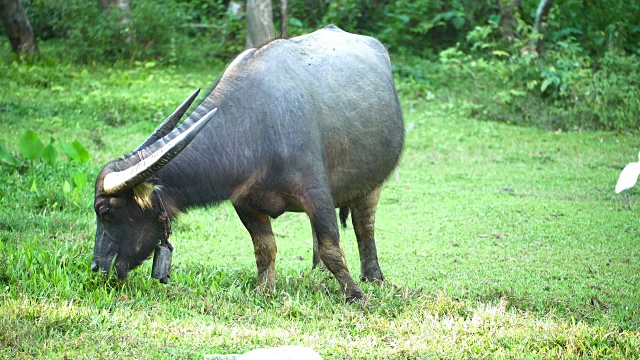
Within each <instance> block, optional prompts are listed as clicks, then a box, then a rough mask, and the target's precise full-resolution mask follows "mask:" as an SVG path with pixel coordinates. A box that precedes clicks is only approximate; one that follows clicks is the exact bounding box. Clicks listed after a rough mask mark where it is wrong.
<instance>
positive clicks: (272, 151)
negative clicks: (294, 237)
mask: <svg viewBox="0 0 640 360" xmlns="http://www.w3.org/2000/svg"><path fill="white" fill-rule="evenodd" d="M196 95H197V92H196V93H194V94H193V95H192V96H191V97H190V98H189V99H187V100H186V101H185V102H184V103H183V104H182V105H181V106H180V107H179V108H178V109H177V110H176V112H175V113H174V114H172V115H171V116H170V117H169V118H168V119H167V120H166V121H165V122H164V123H163V124H162V125H160V126H159V127H158V128H157V129H156V131H154V133H153V134H151V136H150V137H149V138H148V139H147V140H146V141H145V142H144V143H143V144H142V145H140V146H139V147H138V148H137V149H136V150H134V151H133V152H132V153H131V154H130V155H128V156H125V157H124V158H122V159H118V160H115V161H112V162H109V163H108V164H106V165H105V166H104V168H103V169H102V171H101V172H100V174H99V175H98V178H97V180H96V183H95V213H96V223H97V230H96V239H95V247H94V251H93V262H92V265H91V267H92V269H93V270H94V271H97V270H99V269H101V270H102V271H103V272H105V273H108V272H109V270H110V269H111V267H112V264H113V266H114V267H115V271H116V273H117V275H118V277H119V278H121V279H124V278H125V277H126V275H127V273H128V272H129V271H130V270H131V269H133V268H135V267H136V266H138V265H140V264H141V263H142V262H143V261H144V260H145V259H146V258H148V257H149V256H150V255H151V253H152V252H153V251H154V249H156V251H157V248H158V247H159V246H165V247H166V246H167V245H168V241H167V239H168V235H169V233H170V220H171V219H172V218H174V217H175V216H177V215H178V214H179V213H180V212H181V211H183V210H185V209H188V208H193V207H200V206H207V205H211V204H216V203H218V202H221V201H224V200H230V201H231V203H232V204H233V206H234V208H235V210H236V212H237V214H238V216H239V217H240V220H241V221H242V223H243V224H244V226H245V227H246V229H247V230H248V231H249V234H250V235H251V239H252V240H253V245H254V251H255V256H256V264H257V267H258V286H259V287H262V288H264V289H266V290H272V289H273V288H274V287H275V258H276V243H275V239H274V235H273V232H272V230H271V224H270V219H271V218H276V217H278V216H279V215H281V214H282V213H284V212H286V211H297V212H302V211H303V212H305V213H306V214H307V215H308V216H309V219H310V221H311V224H312V229H313V236H314V242H315V244H317V245H315V246H314V252H316V253H317V254H316V255H317V256H316V257H315V260H314V264H317V263H319V261H320V260H322V262H323V263H324V265H325V266H326V267H327V268H328V269H329V270H330V271H331V272H332V273H333V274H334V275H335V277H336V279H337V280H338V282H339V284H340V287H341V288H342V290H343V291H344V295H345V296H346V297H347V299H348V300H357V299H361V298H363V293H362V291H361V290H360V288H359V287H358V285H357V284H356V283H355V281H354V280H353V278H352V277H351V275H350V274H349V270H348V269H347V263H346V260H345V257H344V253H343V251H342V248H341V246H340V241H339V231H338V221H337V219H336V211H335V209H336V208H340V209H341V211H340V212H341V215H342V217H344V215H345V214H348V212H351V216H352V224H353V228H354V230H355V233H356V237H357V241H358V248H359V253H360V265H361V279H362V280H363V281H377V280H383V279H384V277H383V274H382V271H381V270H380V266H379V265H378V257H377V252H376V244H375V240H374V219H375V212H376V206H377V203H378V198H379V196H380V189H381V185H382V183H383V182H384V181H385V179H387V177H388V176H389V174H390V173H391V172H392V171H393V169H394V168H395V166H396V164H397V163H398V159H399V158H400V154H401V152H402V148H403V141H404V125H403V121H402V112H401V109H400V104H399V102H398V97H397V94H396V91H395V88H394V83H393V77H392V74H391V64H390V61H389V55H388V53H387V51H386V49H385V48H384V46H383V45H382V44H380V42H378V41H377V40H375V39H373V38H371V37H367V36H362V35H355V34H351V33H348V32H345V31H342V30H341V29H339V28H337V27H335V26H328V27H326V28H324V29H321V30H318V31H315V32H313V33H311V34H307V35H303V36H299V37H295V38H292V39H277V40H273V41H271V42H269V43H267V44H265V45H263V46H261V47H259V48H256V49H249V50H246V51H244V52H243V53H242V54H240V55H239V56H238V57H237V58H236V59H235V60H233V62H232V63H231V64H229V66H228V67H227V68H226V70H225V71H224V73H223V74H222V76H221V77H220V79H219V80H218V82H217V83H216V84H215V86H214V88H213V89H212V90H211V92H210V93H209V94H208V95H207V97H206V98H205V99H204V100H203V101H202V103H200V105H199V106H197V108H196V109H195V110H194V111H193V113H192V114H190V115H189V117H188V118H187V119H186V120H185V121H184V122H183V123H182V124H181V125H180V126H178V127H177V128H176V124H177V122H178V121H179V120H180V118H181V117H182V115H183V114H184V113H185V111H186V109H187V108H188V107H189V105H190V104H191V102H192V101H193V99H194V98H195V97H196ZM215 108H217V109H218V111H217V113H215V111H216V110H215ZM214 113H215V115H214ZM212 119H215V120H213V121H212ZM154 266H155V265H154Z"/></svg>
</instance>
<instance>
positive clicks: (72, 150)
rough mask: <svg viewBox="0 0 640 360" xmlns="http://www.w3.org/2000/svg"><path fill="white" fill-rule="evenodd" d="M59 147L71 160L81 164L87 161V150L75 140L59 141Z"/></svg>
mask: <svg viewBox="0 0 640 360" xmlns="http://www.w3.org/2000/svg"><path fill="white" fill-rule="evenodd" d="M60 149H61V150H62V152H64V153H65V154H67V156H68V157H69V158H70V159H71V160H73V161H77V162H79V163H82V164H84V163H86V162H88V161H89V158H90V156H89V152H88V151H87V149H85V147H84V146H82V144H80V143H79V142H78V141H77V140H76V141H74V142H72V143H71V144H67V143H63V142H60Z"/></svg>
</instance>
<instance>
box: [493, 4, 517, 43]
mask: <svg viewBox="0 0 640 360" xmlns="http://www.w3.org/2000/svg"><path fill="white" fill-rule="evenodd" d="M498 6H499V7H500V14H501V15H502V19H501V20H500V27H501V28H502V33H503V34H504V36H506V37H509V38H511V37H515V36H516V35H517V29H518V21H517V20H516V14H517V13H518V11H519V10H520V8H521V7H522V4H521V3H520V0H498Z"/></svg>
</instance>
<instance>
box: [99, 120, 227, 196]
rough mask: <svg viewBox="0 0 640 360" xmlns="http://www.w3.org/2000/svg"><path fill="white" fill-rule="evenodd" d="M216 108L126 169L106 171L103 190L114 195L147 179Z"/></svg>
mask: <svg viewBox="0 0 640 360" xmlns="http://www.w3.org/2000/svg"><path fill="white" fill-rule="evenodd" d="M216 111H218V109H217V108H216V109H213V110H211V111H209V112H208V113H207V115H205V116H203V117H202V119H200V120H198V122H196V123H195V124H193V125H192V126H191V127H189V128H188V129H186V130H185V131H184V132H182V133H181V134H179V135H178V136H176V137H175V138H173V139H172V140H171V141H169V142H168V143H167V144H165V145H164V146H163V147H161V148H160V149H158V150H157V151H155V152H154V153H153V154H151V155H150V156H148V157H147V158H145V159H143V160H140V162H139V163H137V164H135V165H133V166H131V167H129V168H128V169H126V170H122V171H116V172H111V173H108V174H107V175H106V176H105V177H104V182H103V188H104V192H105V193H107V194H109V195H114V194H117V193H119V192H120V191H122V190H125V189H130V188H133V187H134V186H136V185H138V184H140V183H141V182H143V181H145V180H147V179H148V178H149V177H151V175H153V174H154V173H155V172H156V171H158V170H160V169H161V168H162V167H163V166H165V165H166V164H167V163H169V161H171V159H173V158H174V157H175V156H176V155H178V154H179V153H180V151H182V149H184V148H185V147H186V146H187V145H188V144H189V143H190V142H191V140H193V139H194V138H195V137H196V135H198V133H199V132H200V131H201V130H202V129H203V128H204V126H205V125H207V123H208V122H209V120H211V118H212V117H213V114H215V113H216Z"/></svg>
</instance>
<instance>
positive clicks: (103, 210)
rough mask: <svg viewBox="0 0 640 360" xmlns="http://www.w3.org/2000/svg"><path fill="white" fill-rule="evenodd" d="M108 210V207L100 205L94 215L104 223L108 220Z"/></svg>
mask: <svg viewBox="0 0 640 360" xmlns="http://www.w3.org/2000/svg"><path fill="white" fill-rule="evenodd" d="M110 210H111V209H109V207H108V206H106V205H102V206H100V207H98V208H97V209H96V214H97V215H98V217H99V218H100V220H102V221H105V220H107V219H108V218H109V215H110V213H109V212H110Z"/></svg>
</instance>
